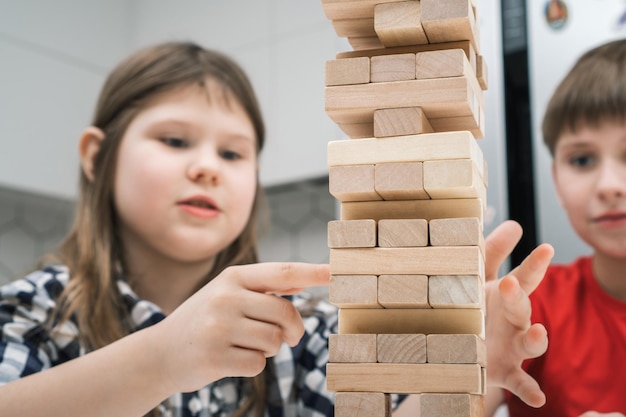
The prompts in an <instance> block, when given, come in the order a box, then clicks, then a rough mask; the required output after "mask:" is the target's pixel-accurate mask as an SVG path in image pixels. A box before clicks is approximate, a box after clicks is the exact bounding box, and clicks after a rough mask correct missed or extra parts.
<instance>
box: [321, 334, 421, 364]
mask: <svg viewBox="0 0 626 417" xmlns="http://www.w3.org/2000/svg"><path fill="white" fill-rule="evenodd" d="M424 343H425V342H424ZM376 355H377V348H376V335H375V334H331V335H329V339H328V360H329V361H330V362H333V363H376Z"/></svg>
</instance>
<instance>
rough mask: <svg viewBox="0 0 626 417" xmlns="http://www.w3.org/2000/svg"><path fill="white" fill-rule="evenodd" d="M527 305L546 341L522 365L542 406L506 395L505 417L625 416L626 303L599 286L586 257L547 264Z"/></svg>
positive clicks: (533, 320) (589, 259) (589, 260)
mask: <svg viewBox="0 0 626 417" xmlns="http://www.w3.org/2000/svg"><path fill="white" fill-rule="evenodd" d="M624 279H626V276H625V277H624ZM531 302H532V308H533V311H532V322H533V323H543V324H544V326H545V327H546V329H547V331H548V341H549V342H548V350H547V352H546V353H545V354H544V355H542V356H541V357H539V358H536V359H531V360H528V361H526V362H524V365H523V367H524V369H526V371H527V372H528V373H529V374H530V375H531V376H533V377H534V378H535V379H536V380H537V382H539V385H540V386H541V388H542V390H543V391H544V393H545V394H546V404H545V405H544V406H543V407H541V408H538V409H535V408H532V407H528V406H527V405H525V404H524V403H523V402H522V401H520V400H519V399H518V398H517V397H515V396H513V395H511V394H510V393H507V396H506V398H507V403H508V406H509V414H510V416H511V417H531V416H532V417H535V416H545V417H578V416H579V415H580V414H582V413H584V412H585V411H590V410H595V411H598V412H602V413H608V412H621V413H624V414H626V302H623V301H619V300H617V299H615V298H613V297H611V296H610V295H608V294H607V293H606V292H605V291H604V290H603V289H602V288H601V287H600V285H599V284H598V282H597V281H596V279H595V277H594V274H593V271H592V263H591V258H590V257H583V258H579V259H578V260H576V261H575V262H574V263H572V264H570V265H553V266H551V267H550V268H549V269H548V271H547V273H546V276H545V278H544V279H543V282H542V283H541V284H540V285H539V287H538V288H537V289H536V290H535V292H533V294H531Z"/></svg>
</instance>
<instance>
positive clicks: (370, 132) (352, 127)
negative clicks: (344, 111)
mask: <svg viewBox="0 0 626 417" xmlns="http://www.w3.org/2000/svg"><path fill="white" fill-rule="evenodd" d="M337 126H339V128H340V129H341V130H342V131H343V133H345V134H346V135H348V136H349V137H350V138H351V139H361V138H371V137H373V136H374V126H373V125H372V123H370V122H366V123H342V124H338V125H337Z"/></svg>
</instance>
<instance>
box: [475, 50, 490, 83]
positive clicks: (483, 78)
mask: <svg viewBox="0 0 626 417" xmlns="http://www.w3.org/2000/svg"><path fill="white" fill-rule="evenodd" d="M476 78H477V79H478V83H479V84H480V88H482V89H483V90H487V88H488V86H489V85H488V78H489V76H488V75H487V61H486V60H485V57H484V56H482V55H477V56H476Z"/></svg>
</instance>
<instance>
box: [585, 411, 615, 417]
mask: <svg viewBox="0 0 626 417" xmlns="http://www.w3.org/2000/svg"><path fill="white" fill-rule="evenodd" d="M579 417H626V416H624V414H622V413H619V412H613V413H598V412H597V411H587V412H586V413H584V414H581V415H580V416H579Z"/></svg>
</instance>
